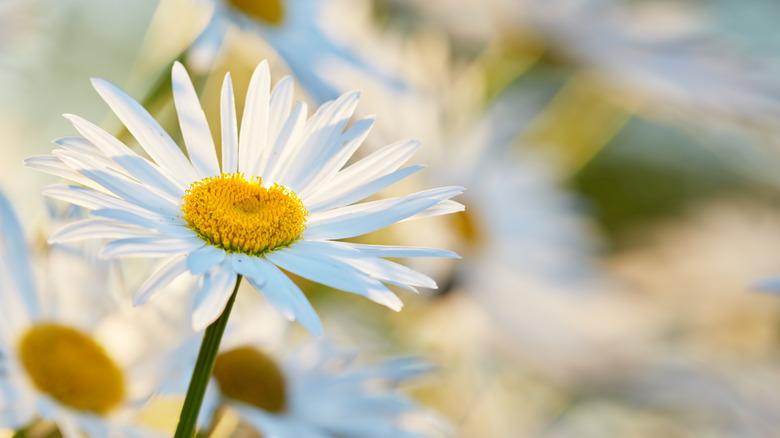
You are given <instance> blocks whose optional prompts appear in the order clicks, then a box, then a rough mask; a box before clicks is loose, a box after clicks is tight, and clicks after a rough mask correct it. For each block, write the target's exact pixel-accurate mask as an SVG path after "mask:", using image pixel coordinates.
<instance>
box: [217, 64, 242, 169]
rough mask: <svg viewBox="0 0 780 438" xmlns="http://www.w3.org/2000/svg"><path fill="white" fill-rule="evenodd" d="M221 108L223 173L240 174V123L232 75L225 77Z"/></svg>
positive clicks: (221, 94) (228, 74)
mask: <svg viewBox="0 0 780 438" xmlns="http://www.w3.org/2000/svg"><path fill="white" fill-rule="evenodd" d="M219 108H220V120H221V129H222V172H224V173H236V172H238V121H237V120H236V101H235V97H233V81H232V79H231V78H230V73H227V74H226V75H225V79H224V81H223V82H222V91H221V93H220V105H219Z"/></svg>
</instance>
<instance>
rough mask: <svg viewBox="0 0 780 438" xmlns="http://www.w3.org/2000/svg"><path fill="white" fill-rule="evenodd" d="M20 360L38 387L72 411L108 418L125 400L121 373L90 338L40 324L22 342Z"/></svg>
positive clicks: (52, 325)
mask: <svg viewBox="0 0 780 438" xmlns="http://www.w3.org/2000/svg"><path fill="white" fill-rule="evenodd" d="M18 348H19V358H20V360H21V362H22V365H23V366H24V369H25V370H26V371H27V374H28V376H29V377H30V379H31V380H32V381H33V383H34V384H35V386H36V387H37V388H38V389H39V390H40V391H41V392H44V393H46V394H48V395H49V396H50V397H51V398H53V399H55V400H57V401H58V402H60V403H62V404H64V405H67V406H69V407H71V408H74V409H77V410H81V411H87V412H91V413H94V414H106V413H108V412H110V411H111V410H112V409H114V408H115V407H117V406H118V405H119V404H120V403H121V402H122V400H123V399H124V396H125V383H124V376H123V374H122V370H121V369H120V368H119V366H117V364H116V363H115V362H114V361H113V360H112V359H111V357H110V356H109V355H108V353H107V352H106V351H105V350H104V349H103V347H101V346H100V345H99V344H98V343H97V342H95V341H94V340H93V339H92V338H91V337H90V336H89V335H87V334H85V333H83V332H81V331H79V330H76V329H74V328H71V327H67V326H64V325H59V324H53V323H51V324H48V323H47V324H39V325H36V326H33V327H32V328H30V329H29V330H28V331H27V332H26V333H25V334H24V335H23V336H22V337H21V339H20V340H19V345H18Z"/></svg>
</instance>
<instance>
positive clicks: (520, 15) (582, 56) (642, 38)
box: [390, 0, 780, 129]
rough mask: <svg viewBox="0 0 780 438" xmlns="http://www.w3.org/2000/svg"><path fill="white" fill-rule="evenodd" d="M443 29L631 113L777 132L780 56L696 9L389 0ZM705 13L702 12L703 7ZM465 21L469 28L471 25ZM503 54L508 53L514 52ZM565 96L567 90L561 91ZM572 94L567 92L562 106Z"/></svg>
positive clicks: (583, 2)
mask: <svg viewBox="0 0 780 438" xmlns="http://www.w3.org/2000/svg"><path fill="white" fill-rule="evenodd" d="M390 1H391V2H392V3H399V4H403V5H406V6H408V7H407V8H405V9H406V10H413V11H415V12H416V13H418V14H423V15H425V16H426V17H428V18H430V19H432V20H435V21H438V22H439V23H440V24H441V25H442V26H443V27H445V28H447V29H448V31H449V32H450V33H451V34H452V35H454V36H455V37H456V38H460V39H461V40H462V42H465V43H466V44H473V45H474V44H475V45H478V46H481V47H487V46H490V45H491V44H495V45H498V46H500V45H502V44H503V45H505V46H507V49H508V50H509V51H510V53H511V50H520V51H521V52H522V53H515V54H514V55H515V56H516V57H525V56H529V57H535V58H536V59H541V60H542V62H549V64H550V65H553V66H555V67H558V66H561V65H564V66H566V67H570V68H571V71H573V72H574V73H575V78H577V79H587V81H588V86H589V87H591V88H596V89H598V90H599V92H600V94H602V96H601V97H602V98H603V99H606V100H608V101H610V102H612V103H613V104H615V105H617V106H619V107H622V108H623V109H624V110H626V111H628V112H640V113H644V114H648V115H651V116H654V117H661V118H663V119H665V120H666V121H667V122H673V123H679V122H680V116H684V117H685V121H686V127H689V123H690V122H691V121H696V122H703V123H704V124H707V123H708V122H713V121H715V122H724V121H725V122H732V123H736V124H741V125H748V126H760V127H763V128H770V129H772V128H773V125H772V124H773V123H774V120H776V119H777V115H778V113H779V112H780V88H778V87H777V85H776V81H775V77H776V76H777V69H778V66H779V65H780V62H779V61H780V58H778V57H777V56H774V55H773V56H767V53H766V52H765V53H761V54H758V55H756V54H753V53H750V51H749V50H747V48H746V47H745V46H744V44H739V43H738V41H737V40H736V39H735V38H730V37H729V36H728V35H727V34H726V32H724V31H723V30H722V29H717V28H716V26H714V25H712V23H711V21H712V20H711V17H710V16H709V15H708V13H707V11H706V9H705V8H706V7H707V6H711V5H706V6H702V5H696V4H694V2H673V1H663V0H661V1H642V2H622V1H611V0H552V1H550V0H487V1H481V0H476V1H475V0H459V1H457V2H456V3H457V7H453V4H452V2H450V1H436V0H434V1H419V0H390ZM697 6H702V7H697ZM466 23H468V25H466ZM513 48H514V49H513ZM507 49H505V50H507ZM564 91H565V90H564ZM571 98H572V96H569V95H566V93H562V95H561V98H560V99H561V100H563V99H571Z"/></svg>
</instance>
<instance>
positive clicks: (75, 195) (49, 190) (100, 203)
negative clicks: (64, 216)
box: [41, 184, 124, 210]
mask: <svg viewBox="0 0 780 438" xmlns="http://www.w3.org/2000/svg"><path fill="white" fill-rule="evenodd" d="M41 193H42V194H43V196H48V197H50V198H54V199H59V200H60V201H65V202H69V203H71V204H75V205H78V206H80V207H84V208H87V209H90V210H95V209H98V208H122V207H123V206H124V205H123V204H122V202H121V201H120V199H119V198H117V197H115V196H112V195H109V194H106V193H103V192H98V191H95V190H91V189H88V188H86V187H82V186H69V185H65V184H51V185H48V186H46V187H45V188H44V189H43V190H42V191H41Z"/></svg>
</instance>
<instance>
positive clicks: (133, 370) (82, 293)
mask: <svg viewBox="0 0 780 438" xmlns="http://www.w3.org/2000/svg"><path fill="white" fill-rule="evenodd" d="M0 227H2V236H3V239H2V240H0V274H1V275H0V307H2V309H3V312H4V317H3V318H2V321H0V427H7V428H11V429H17V428H21V427H23V426H26V425H28V424H29V423H31V422H33V421H35V420H40V419H43V420H50V421H53V422H54V423H56V425H57V426H58V427H59V429H60V432H61V433H62V434H63V436H65V437H67V438H76V437H79V436H82V434H83V433H86V434H88V435H90V436H104V437H146V436H157V435H155V434H154V433H152V432H150V431H147V430H144V429H143V428H140V427H138V426H137V425H135V424H134V418H135V416H136V415H137V413H138V411H139V409H140V408H141V406H142V405H143V404H144V403H145V402H146V400H148V398H149V397H150V396H151V395H152V394H154V393H155V392H156V391H157V390H158V389H159V388H160V386H161V382H162V381H163V380H164V379H165V378H166V377H167V373H168V372H170V371H172V368H171V367H172V362H171V356H170V353H171V352H172V351H173V350H172V348H173V347H174V346H176V345H177V342H178V341H180V339H178V338H177V337H176V336H174V335H173V334H174V332H173V331H172V330H170V328H171V327H169V325H168V323H169V322H170V321H169V320H168V319H167V317H166V316H165V314H164V313H165V312H163V309H162V308H154V307H149V308H145V309H143V310H141V309H139V310H135V309H132V308H130V307H129V306H128V305H129V302H128V301H127V300H123V299H122V297H121V293H120V291H121V283H120V282H118V279H117V278H116V276H115V275H114V274H115V271H114V270H113V269H112V267H111V266H112V265H111V264H109V263H107V262H105V261H100V260H97V259H96V258H95V257H91V256H89V255H88V254H85V253H83V252H82V251H80V250H78V249H76V248H73V247H68V246H53V247H51V248H50V249H49V254H48V256H47V257H45V258H43V257H42V258H41V259H40V260H38V259H36V260H32V259H31V257H30V256H29V255H28V249H27V243H26V242H25V241H24V233H23V230H22V229H21V227H20V225H19V223H18V222H17V219H16V217H15V214H14V212H13V211H12V209H11V206H10V204H9V203H8V201H7V200H6V199H5V198H4V197H0ZM36 268H38V270H40V271H45V272H46V274H45V275H42V276H36V275H35V270H36ZM39 279H42V280H43V281H42V282H39V281H38V280H39ZM158 332H162V335H160V333H158ZM150 339H154V341H153V342H152V341H150Z"/></svg>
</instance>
